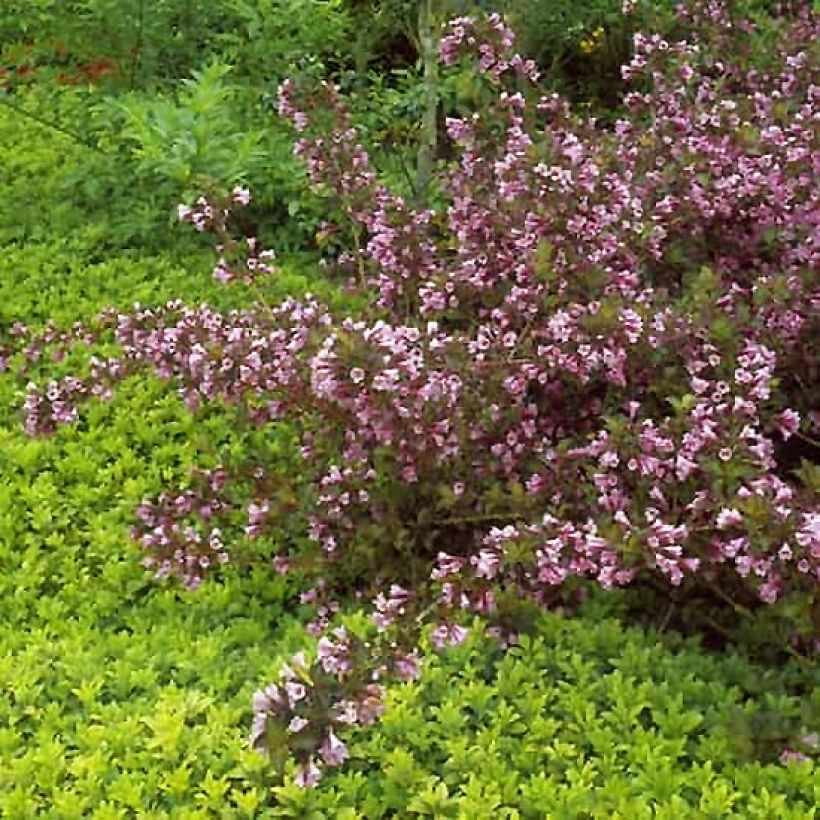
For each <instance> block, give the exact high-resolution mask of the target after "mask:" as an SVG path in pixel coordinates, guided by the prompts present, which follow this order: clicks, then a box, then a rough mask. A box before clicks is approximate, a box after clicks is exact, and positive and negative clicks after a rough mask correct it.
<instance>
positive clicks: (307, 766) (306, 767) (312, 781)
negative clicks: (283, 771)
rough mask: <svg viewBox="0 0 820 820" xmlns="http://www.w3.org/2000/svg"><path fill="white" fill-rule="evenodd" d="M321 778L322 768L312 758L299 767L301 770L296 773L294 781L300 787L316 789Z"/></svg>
mask: <svg viewBox="0 0 820 820" xmlns="http://www.w3.org/2000/svg"><path fill="white" fill-rule="evenodd" d="M321 779H322V772H321V769H319V767H318V766H317V765H316V763H315V762H314V760H313V758H311V759H310V760H309V761H308V762H307V763H304V764H302V765H301V766H300V767H299V771H298V772H297V773H296V777H295V778H294V780H293V782H294V783H295V784H296V785H297V786H298V787H299V788H300V789H314V788H316V786H317V785H318V783H319V781H320V780H321Z"/></svg>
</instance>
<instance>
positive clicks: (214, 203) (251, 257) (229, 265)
mask: <svg viewBox="0 0 820 820" xmlns="http://www.w3.org/2000/svg"><path fill="white" fill-rule="evenodd" d="M250 201H251V192H250V191H249V190H248V189H247V188H243V187H241V186H237V187H236V188H234V189H233V192H232V193H231V196H230V198H228V199H225V198H224V197H223V198H222V199H220V200H217V199H215V198H209V197H205V196H201V197H199V199H197V201H196V202H195V203H194V204H193V205H180V206H179V207H178V208H177V216H178V217H179V220H180V222H187V223H190V224H191V225H193V226H194V227H195V228H196V229H197V230H198V231H199V232H200V233H209V234H213V235H214V237H215V239H216V245H215V250H216V252H217V255H218V257H219V259H218V260H217V263H216V265H215V266H214V270H213V275H214V279H216V280H217V281H218V282H221V283H222V284H227V283H228V282H233V281H236V280H239V281H242V282H244V283H245V284H247V285H250V284H252V283H253V282H254V281H255V280H256V279H257V278H259V277H260V276H267V275H270V274H272V273H274V272H275V268H274V266H273V260H274V259H275V258H276V254H275V253H274V252H273V251H272V250H268V249H265V248H262V247H261V246H260V244H259V240H258V239H257V238H256V237H253V236H249V237H245V238H244V240H241V241H240V240H236V239H234V238H233V233H232V231H231V227H230V222H231V216H232V213H233V212H234V211H235V210H236V209H237V208H244V207H246V206H247V205H249V204H250Z"/></svg>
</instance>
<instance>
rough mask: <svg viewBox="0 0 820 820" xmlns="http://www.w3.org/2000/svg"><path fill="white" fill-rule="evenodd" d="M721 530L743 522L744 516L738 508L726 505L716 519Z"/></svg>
mask: <svg viewBox="0 0 820 820" xmlns="http://www.w3.org/2000/svg"><path fill="white" fill-rule="evenodd" d="M716 523H717V526H718V529H719V530H726V529H729V527H734V526H737V525H739V524H742V523H743V516H742V515H741V513H740V512H739V511H738V510H735V509H729V508H727V507H724V508H723V509H722V510H721V511H720V512H719V513H718V516H717V520H716Z"/></svg>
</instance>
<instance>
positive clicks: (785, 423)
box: [777, 410, 800, 440]
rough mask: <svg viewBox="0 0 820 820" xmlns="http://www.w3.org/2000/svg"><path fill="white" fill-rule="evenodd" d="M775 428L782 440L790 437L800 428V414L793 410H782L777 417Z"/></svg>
mask: <svg viewBox="0 0 820 820" xmlns="http://www.w3.org/2000/svg"><path fill="white" fill-rule="evenodd" d="M777 429H778V430H779V432H780V435H781V436H783V438H784V440H787V439H789V438H791V437H792V436H793V435H794V434H795V433H796V432H797V431H798V430H799V429H800V414H799V413H798V412H797V411H795V410H784V411H783V412H782V413H781V414H780V415H779V416H778V417H777Z"/></svg>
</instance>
